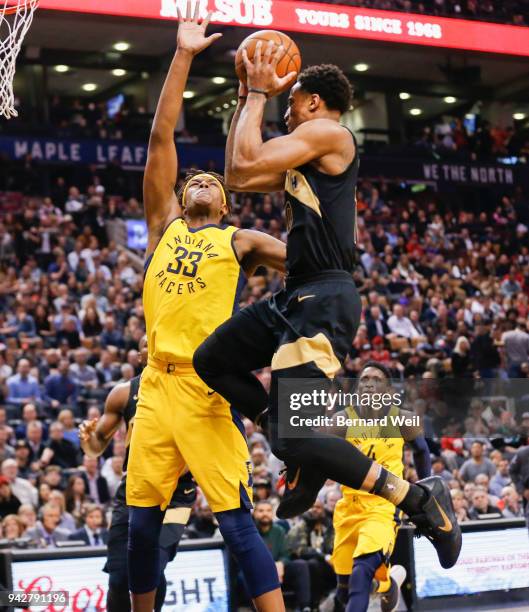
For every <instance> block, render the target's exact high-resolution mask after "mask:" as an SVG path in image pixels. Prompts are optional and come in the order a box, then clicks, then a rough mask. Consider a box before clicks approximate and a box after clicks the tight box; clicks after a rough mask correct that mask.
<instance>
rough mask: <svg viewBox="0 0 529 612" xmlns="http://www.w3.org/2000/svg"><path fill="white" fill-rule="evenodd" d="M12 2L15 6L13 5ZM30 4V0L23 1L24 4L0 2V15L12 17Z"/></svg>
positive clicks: (0, 0)
mask: <svg viewBox="0 0 529 612" xmlns="http://www.w3.org/2000/svg"><path fill="white" fill-rule="evenodd" d="M13 2H14V3H15V4H13ZM31 2H32V0H25V1H24V2H17V1H16V0H0V14H2V15H14V14H15V13H18V11H19V10H20V9H22V8H25V7H26V6H28V5H29V4H31ZM9 5H12V6H9Z"/></svg>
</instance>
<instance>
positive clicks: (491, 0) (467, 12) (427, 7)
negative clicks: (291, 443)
mask: <svg viewBox="0 0 529 612" xmlns="http://www.w3.org/2000/svg"><path fill="white" fill-rule="evenodd" d="M328 1H329V2H330V3H331V4H344V5H346V6H358V7H362V8H371V9H378V10H386V11H404V12H406V13H417V14H419V15H436V16H438V17H455V18H462V19H477V20H478V21H496V22H498V23H509V24H513V25H519V26H527V25H529V21H528V17H527V16H528V15H529V5H528V4H527V0H421V1H419V2H415V1H412V0H328Z"/></svg>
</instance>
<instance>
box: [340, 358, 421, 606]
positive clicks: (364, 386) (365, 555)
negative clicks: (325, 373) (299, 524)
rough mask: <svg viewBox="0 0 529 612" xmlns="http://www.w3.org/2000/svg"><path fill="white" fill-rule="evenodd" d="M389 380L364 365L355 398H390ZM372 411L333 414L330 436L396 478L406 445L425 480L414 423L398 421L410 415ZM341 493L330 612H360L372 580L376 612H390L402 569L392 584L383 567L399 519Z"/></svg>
mask: <svg viewBox="0 0 529 612" xmlns="http://www.w3.org/2000/svg"><path fill="white" fill-rule="evenodd" d="M390 377H391V376H390V372H389V371H388V369H387V368H386V367H385V366H383V365H382V364H380V363H377V362H368V363H367V364H366V365H365V366H364V367H363V369H362V371H361V372H360V376H359V381H358V390H357V392H358V395H359V396H360V397H366V398H368V397H373V394H385V393H387V394H389V393H391V391H392V389H391V384H390ZM373 405H375V402H372V403H371V405H369V406H360V407H357V408H356V409H354V408H352V407H348V408H346V409H345V410H343V411H342V412H339V413H337V414H336V415H335V416H334V422H335V423H336V424H337V426H336V427H335V428H334V432H335V433H337V434H339V435H341V436H343V437H345V438H346V439H347V441H348V442H350V443H351V444H353V445H354V446H355V447H356V448H358V449H359V450H360V451H362V452H363V453H364V454H365V455H367V456H368V457H371V458H372V459H373V460H375V461H377V462H378V463H380V464H381V465H382V466H383V467H384V468H385V469H387V470H389V471H390V472H392V473H393V474H395V475H396V476H398V477H399V478H402V477H403V472H404V465H403V453H404V445H405V444H409V445H410V446H411V447H412V450H413V455H414V461H415V466H416V469H417V473H418V475H419V478H427V477H428V476H430V473H431V462H430V454H429V450H428V445H427V444H426V440H425V439H424V437H423V435H422V428H421V426H420V423H418V424H416V423H412V424H411V425H405V424H400V422H399V418H398V417H402V416H411V413H406V412H405V411H403V410H401V409H400V408H399V407H397V406H396V405H392V406H388V407H386V408H384V407H382V408H381V409H379V410H375V409H374V408H373ZM375 406H376V405H375ZM360 419H368V421H367V422H363V421H360ZM411 421H414V419H410V422H411ZM341 489H342V494H343V497H342V499H341V500H340V501H339V502H338V503H337V504H336V509H335V512H334V519H333V521H334V529H335V539H334V550H333V554H332V559H331V562H332V564H333V567H334V571H335V572H336V575H337V578H338V588H337V591H336V605H335V609H336V610H346V612H365V611H366V610H367V608H368V605H369V595H370V593H371V590H372V582H373V580H375V581H376V585H377V591H378V592H379V593H380V594H381V598H380V604H381V609H382V612H393V610H395V608H396V607H397V604H398V600H399V589H400V585H401V584H402V581H403V580H404V577H405V570H404V568H400V570H401V571H400V572H395V578H394V577H393V576H390V563H389V559H390V557H391V554H392V552H393V548H394V546H395V540H396V537H397V531H398V528H399V525H400V516H401V513H400V511H399V510H398V509H397V508H395V506H394V505H393V504H392V503H391V502H389V501H387V500H385V499H383V498H382V497H379V496H377V495H372V494H370V493H368V492H366V491H361V490H356V489H351V488H349V487H345V486H342V487H341ZM395 569H397V568H395ZM397 576H398V578H397Z"/></svg>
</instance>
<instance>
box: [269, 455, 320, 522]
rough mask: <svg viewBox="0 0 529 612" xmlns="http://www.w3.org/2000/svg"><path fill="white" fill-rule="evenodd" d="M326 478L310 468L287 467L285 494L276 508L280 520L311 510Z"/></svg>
mask: <svg viewBox="0 0 529 612" xmlns="http://www.w3.org/2000/svg"><path fill="white" fill-rule="evenodd" d="M325 481H326V478H325V476H323V475H322V474H321V473H320V472H318V471H317V470H315V469H314V468H313V467H312V466H311V467H307V466H305V467H301V466H300V465H289V466H287V468H286V474H285V479H284V482H285V492H284V493H283V497H282V498H281V502H280V504H279V506H278V508H277V511H276V515H277V517H278V518H280V519H289V518H294V517H295V516H299V515H300V514H303V513H304V512H306V511H307V510H309V509H310V508H312V506H313V504H314V502H315V501H316V497H317V496H318V493H319V492H320V490H321V488H322V487H323V485H324V484H325Z"/></svg>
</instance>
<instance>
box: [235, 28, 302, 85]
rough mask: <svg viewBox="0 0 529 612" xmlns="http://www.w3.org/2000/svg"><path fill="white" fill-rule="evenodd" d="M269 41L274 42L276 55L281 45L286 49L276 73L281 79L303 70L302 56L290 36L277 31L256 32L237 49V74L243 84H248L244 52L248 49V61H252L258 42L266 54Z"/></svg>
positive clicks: (262, 51)
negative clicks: (243, 57)
mask: <svg viewBox="0 0 529 612" xmlns="http://www.w3.org/2000/svg"><path fill="white" fill-rule="evenodd" d="M269 40H273V41H274V43H275V46H274V49H273V51H272V53H275V51H276V50H277V47H278V46H280V45H283V48H284V52H283V55H282V56H281V59H280V60H279V62H278V64H277V68H276V72H277V75H278V76H279V77H284V76H286V75H287V74H288V73H289V72H296V73H299V71H300V70H301V54H300V52H299V49H298V46H297V45H296V43H295V42H294V41H293V40H292V39H291V38H290V36H287V35H286V34H283V32H278V31H277V30H259V32H254V33H253V34H250V36H248V37H247V38H245V39H244V40H243V41H242V43H241V44H240V45H239V48H238V49H237V55H236V56H235V72H236V73H237V76H238V77H239V79H240V80H241V81H242V82H243V83H244V82H246V69H245V67H244V61H243V59H242V50H243V49H246V53H248V59H250V60H251V59H252V58H253V55H254V52H255V46H256V45H257V42H258V41H261V42H262V46H261V53H264V51H265V48H266V45H267V44H268V41H269Z"/></svg>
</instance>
